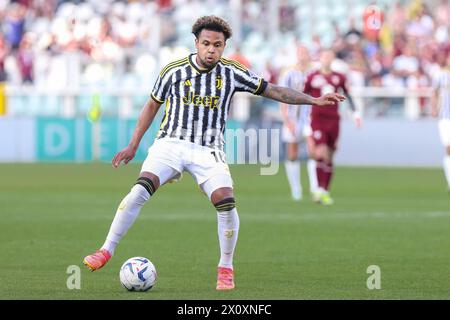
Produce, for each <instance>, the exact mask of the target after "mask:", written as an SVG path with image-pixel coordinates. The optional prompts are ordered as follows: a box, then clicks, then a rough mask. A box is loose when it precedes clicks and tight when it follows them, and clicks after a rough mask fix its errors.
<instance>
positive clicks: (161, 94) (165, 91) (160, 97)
mask: <svg viewBox="0 0 450 320" xmlns="http://www.w3.org/2000/svg"><path fill="white" fill-rule="evenodd" d="M171 84H172V81H171V76H169V75H168V74H167V73H164V74H163V75H161V74H160V75H159V76H158V78H157V79H156V82H155V85H154V86H153V90H152V94H151V96H152V98H153V100H155V101H156V102H158V103H161V104H162V103H164V101H165V100H166V99H167V96H168V95H169V89H170V86H171Z"/></svg>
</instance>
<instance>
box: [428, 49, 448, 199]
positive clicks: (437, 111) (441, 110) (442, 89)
mask: <svg viewBox="0 0 450 320" xmlns="http://www.w3.org/2000/svg"><path fill="white" fill-rule="evenodd" d="M433 88H434V94H433V96H432V102H431V112H432V115H433V116H434V117H437V116H439V134H440V136H441V141H442V144H443V145H444V148H445V150H446V154H445V156H444V160H443V166H444V172H445V178H446V179H447V188H448V191H449V193H450V53H449V52H447V59H446V65H445V67H444V68H442V70H441V72H440V73H439V75H438V76H437V77H436V78H435V79H434V82H433Z"/></svg>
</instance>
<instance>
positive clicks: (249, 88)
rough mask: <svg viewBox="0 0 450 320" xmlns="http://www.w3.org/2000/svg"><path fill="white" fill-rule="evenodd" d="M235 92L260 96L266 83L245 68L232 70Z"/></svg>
mask: <svg viewBox="0 0 450 320" xmlns="http://www.w3.org/2000/svg"><path fill="white" fill-rule="evenodd" d="M234 80H235V87H236V91H245V92H250V93H253V94H255V95H260V94H261V93H263V92H264V90H265V89H266V87H267V81H265V80H264V79H263V78H262V77H260V76H258V75H256V74H255V73H253V72H252V71H250V70H248V69H246V68H234Z"/></svg>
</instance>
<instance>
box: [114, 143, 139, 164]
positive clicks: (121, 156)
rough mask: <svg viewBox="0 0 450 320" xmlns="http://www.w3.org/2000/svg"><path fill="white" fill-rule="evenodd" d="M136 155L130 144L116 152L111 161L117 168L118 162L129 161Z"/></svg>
mask: <svg viewBox="0 0 450 320" xmlns="http://www.w3.org/2000/svg"><path fill="white" fill-rule="evenodd" d="M135 155H136V150H135V149H134V148H132V147H130V146H127V147H126V148H125V149H123V150H122V151H120V152H119V153H117V154H116V155H115V156H114V158H113V159H112V161H111V163H112V165H113V167H114V168H117V167H118V166H119V165H120V163H121V162H122V161H123V163H124V164H127V163H128V162H130V161H131V160H132V159H133V158H134V156H135Z"/></svg>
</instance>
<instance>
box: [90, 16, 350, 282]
mask: <svg viewBox="0 0 450 320" xmlns="http://www.w3.org/2000/svg"><path fill="white" fill-rule="evenodd" d="M192 33H193V34H194V35H195V47H196V53H193V54H190V55H189V56H187V57H185V58H183V59H180V60H177V61H174V62H172V63H170V64H168V65H167V66H166V67H164V68H163V69H162V70H161V72H160V74H159V76H158V78H157V80H156V83H155V85H154V88H153V91H152V92H151V97H150V98H149V100H148V101H147V103H146V104H145V105H144V107H143V109H142V111H141V114H140V116H139V119H138V123H137V124H136V128H135V131H134V133H133V136H132V138H131V141H130V142H129V145H128V146H127V147H126V148H124V149H123V150H121V151H120V152H119V153H117V154H116V155H115V156H114V158H113V159H112V165H113V166H114V167H115V168H117V167H118V166H119V165H120V163H121V162H123V163H124V164H127V163H128V162H129V161H130V160H132V159H133V157H134V156H135V153H136V149H137V147H138V145H139V142H140V141H141V138H142V136H143V135H144V133H145V131H146V130H147V129H148V127H149V126H150V124H151V123H152V121H153V119H154V117H155V115H156V113H157V112H158V110H159V108H160V106H161V105H162V104H164V103H165V104H166V108H165V116H164V118H163V120H162V123H161V126H160V130H159V132H158V135H157V139H156V140H155V142H154V143H153V145H152V146H151V147H150V148H149V150H148V156H147V158H146V159H145V161H144V163H143V164H142V169H141V172H140V175H139V177H138V179H137V182H136V183H135V185H134V186H133V187H132V188H131V191H130V192H129V193H128V195H127V196H125V198H124V199H123V200H122V202H121V203H120V205H119V207H118V209H117V212H116V215H115V217H114V219H113V222H112V224H111V227H110V230H109V233H108V235H107V237H106V241H105V243H104V244H103V246H102V247H101V248H100V249H99V250H97V251H96V252H95V253H93V254H91V255H88V256H87V257H85V258H84V261H83V262H84V264H85V265H86V266H87V267H88V268H90V269H91V270H92V271H94V270H97V269H99V268H101V267H103V266H104V265H105V264H106V263H107V261H108V260H109V259H110V258H111V256H112V255H113V254H114V250H115V248H116V246H117V244H118V243H119V241H120V239H121V238H122V237H123V236H124V235H125V233H126V232H127V230H128V229H129V228H130V227H131V225H132V224H133V222H134V221H135V219H136V218H137V216H138V214H139V211H140V210H141V208H142V206H143V205H144V203H146V202H147V201H148V200H149V199H150V198H151V197H153V196H154V195H155V192H156V191H157V190H158V188H159V187H160V186H161V185H164V184H165V183H166V182H168V181H170V180H172V179H178V178H180V175H181V173H182V172H183V171H187V172H188V173H190V174H191V175H192V176H193V177H194V179H195V180H196V182H197V184H198V185H199V187H200V188H201V190H202V191H203V192H204V193H205V194H206V196H207V197H208V199H209V200H210V201H211V203H212V205H213V206H214V207H215V208H216V211H217V218H218V237H219V248H220V261H219V264H218V270H217V271H218V274H217V286H216V288H217V290H230V289H233V288H234V286H235V285H234V271H233V253H234V249H235V246H236V241H237V238H238V231H239V217H238V212H237V210H236V201H235V198H234V193H233V181H232V178H231V175H230V171H229V168H228V165H227V163H226V161H225V155H224V151H223V148H224V136H223V133H224V130H225V124H226V120H227V115H228V111H229V107H230V100H231V97H232V96H233V93H234V92H236V91H246V92H250V93H252V94H255V95H262V96H264V97H267V98H270V99H274V100H276V101H281V102H285V103H288V104H298V105H302V104H315V105H317V106H320V105H323V106H324V107H327V106H328V105H330V104H332V103H335V102H337V101H342V100H344V99H345V97H343V96H341V95H339V94H334V93H330V94H326V95H324V96H321V97H319V98H313V97H311V96H308V95H306V94H303V93H301V92H299V91H295V90H292V89H289V88H284V87H280V86H276V85H273V84H271V83H268V82H266V81H265V80H264V79H263V78H261V77H259V76H257V75H256V74H254V73H253V72H251V71H249V70H247V69H246V68H245V67H244V66H242V65H241V64H239V63H236V62H234V61H231V60H228V59H224V58H222V54H223V51H224V49H225V45H226V41H227V39H229V38H230V37H231V35H232V31H231V28H230V26H229V25H228V23H227V22H225V21H224V20H223V19H221V18H219V17H216V16H205V17H201V18H199V19H198V20H197V21H196V22H195V23H194V25H193V27H192Z"/></svg>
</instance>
